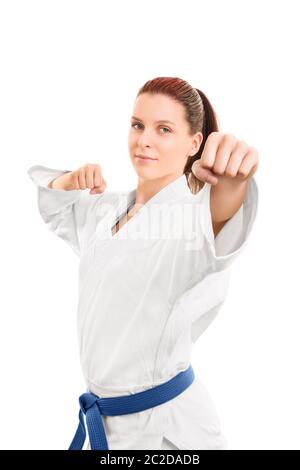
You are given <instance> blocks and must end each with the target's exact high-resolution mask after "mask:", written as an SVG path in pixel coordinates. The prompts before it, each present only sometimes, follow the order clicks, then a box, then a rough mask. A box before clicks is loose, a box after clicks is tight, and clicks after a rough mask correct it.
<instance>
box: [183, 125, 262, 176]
mask: <svg viewBox="0 0 300 470" xmlns="http://www.w3.org/2000/svg"><path fill="white" fill-rule="evenodd" d="M257 167H258V152H257V150H256V148H254V147H251V146H250V145H248V144H246V142H244V141H243V140H237V139H236V138H235V136H234V135H232V134H222V133H221V132H212V133H211V134H209V136H208V138H207V140H206V142H205V145H204V149H203V152H202V154H201V158H200V160H196V161H195V162H194V163H193V165H192V173H193V174H194V175H195V177H196V178H197V179H198V180H200V181H203V182H207V183H210V184H213V185H215V184H217V183H218V182H219V180H220V179H234V178H236V181H244V180H247V179H248V178H250V177H251V176H252V175H253V174H254V173H255V172H256V170H257Z"/></svg>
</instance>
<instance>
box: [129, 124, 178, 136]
mask: <svg viewBox="0 0 300 470" xmlns="http://www.w3.org/2000/svg"><path fill="white" fill-rule="evenodd" d="M138 125H140V123H139V122H136V123H134V124H131V127H134V126H138ZM161 129H167V131H168V132H171V131H170V129H168V128H167V127H164V126H161ZM163 134H165V132H163Z"/></svg>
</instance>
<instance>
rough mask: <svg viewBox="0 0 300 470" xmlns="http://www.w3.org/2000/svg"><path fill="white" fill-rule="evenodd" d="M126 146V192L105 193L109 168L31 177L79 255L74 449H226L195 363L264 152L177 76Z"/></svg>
mask: <svg viewBox="0 0 300 470" xmlns="http://www.w3.org/2000/svg"><path fill="white" fill-rule="evenodd" d="M128 148H129V157H130V161H131V163H132V165H133V168H134V170H135V172H136V174H137V186H136V189H132V190H130V191H107V190H106V182H105V180H104V177H103V174H102V170H101V166H100V165H99V164H86V165H84V166H83V167H81V168H79V169H77V170H75V171H71V170H58V169H52V168H48V167H44V166H41V165H35V166H33V167H31V168H30V169H29V170H28V173H29V176H30V177H31V178H32V180H33V181H34V183H35V184H36V186H37V188H38V205H39V211H40V214H41V216H42V217H43V219H44V221H45V222H46V224H48V227H49V228H50V230H52V231H53V232H54V233H55V234H56V235H58V236H59V237H61V238H62V239H64V240H65V241H66V242H67V243H68V244H69V245H70V246H71V247H72V248H73V250H74V251H75V253H76V254H77V255H78V256H79V257H80V264H79V301H78V334H79V344H80V359H81V364H82V370H83V374H84V378H85V381H86V388H87V390H86V393H84V394H83V395H82V396H81V397H80V407H81V409H80V413H79V418H80V423H79V425H78V429H77V432H76V435H75V436H74V439H73V441H72V444H71V446H70V449H81V448H82V447H83V443H84V442H86V448H87V449H90V448H92V449H107V448H109V449H112V450H113V449H171V448H172V449H176V448H178V449H225V448H227V438H226V437H225V436H224V434H223V433H222V430H221V426H220V422H219V418H218V414H217V412H216V409H215V406H214V403H213V401H212V399H211V397H210V395H209V393H208V391H207V390H206V388H205V386H204V384H203V383H202V381H201V377H197V376H196V377H195V376H194V374H193V372H192V367H191V352H192V349H193V345H194V344H195V342H196V341H197V339H198V338H199V336H200V335H201V334H202V333H203V332H204V330H205V329H206V328H207V327H208V326H209V324H210V323H211V322H212V320H213V319H214V318H215V316H216V314H217V312H218V311H219V308H220V307H221V305H222V304H223V302H224V300H225V298H226V294H227V290H228V280H229V268H230V266H231V264H232V262H233V261H234V260H235V259H236V258H237V256H238V255H239V254H240V253H241V252H242V251H243V250H244V248H245V246H246V244H247V242H248V240H249V235H250V233H251V231H252V227H253V224H254V220H255V219H256V215H257V205H258V189H257V184H256V181H255V180H254V177H253V174H254V173H255V171H256V169H257V166H258V153H257V151H256V149H255V148H254V147H250V146H249V145H247V144H246V143H245V142H243V141H239V140H237V139H236V138H235V137H234V136H233V135H232V134H221V133H220V132H219V130H218V125H217V119H216V114H215V112H214V110H213V108H212V106H211V104H210V102H209V100H208V99H207V97H206V96H205V95H204V93H203V92H201V91H200V90H198V89H196V88H193V87H192V86H191V85H190V84H189V83H187V82H186V81H185V80H182V79H180V78H170V77H158V78H155V79H153V80H150V81H148V82H147V83H146V84H145V85H144V86H143V87H142V88H141V89H140V90H139V92H138V95H137V97H136V100H135V103H134V109H133V115H132V117H131V126H130V130H129V138H128ZM116 164H117V161H116ZM86 427H87V428H88V435H86ZM95 428H97V431H96V432H95V431H93V429H95ZM99 436H100V437H99ZM91 443H92V444H91Z"/></svg>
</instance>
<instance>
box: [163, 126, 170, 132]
mask: <svg viewBox="0 0 300 470" xmlns="http://www.w3.org/2000/svg"><path fill="white" fill-rule="evenodd" d="M162 129H167V131H168V132H171V131H170V129H168V128H167V127H162Z"/></svg>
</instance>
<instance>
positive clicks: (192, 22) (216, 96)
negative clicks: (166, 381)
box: [0, 0, 300, 449]
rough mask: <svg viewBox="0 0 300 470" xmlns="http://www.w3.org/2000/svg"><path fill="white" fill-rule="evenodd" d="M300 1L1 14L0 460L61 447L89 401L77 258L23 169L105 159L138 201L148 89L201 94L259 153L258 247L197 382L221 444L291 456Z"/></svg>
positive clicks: (207, 338)
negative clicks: (142, 99) (136, 160)
mask: <svg viewBox="0 0 300 470" xmlns="http://www.w3.org/2000/svg"><path fill="white" fill-rule="evenodd" d="M298 3H299V2H297V1H290V0H285V1H281V2H279V1H275V0H272V1H266V0H264V1H254V0H251V1H213V0H210V1H205V2H204V1H199V0H198V1H191V0H186V1H176V0H172V1H171V0H166V1H163V2H162V1H154V0H152V1H151V2H149V1H143V0H139V1H132V0H131V1H128V2H124V1H113V0H111V1H110V2H102V1H86V0H85V1H74V0H72V1H65V0H59V1H57V0H51V1H42V0H39V1H13V0H9V1H3V0H2V1H1V3H0V48H1V49H0V66H1V73H0V80H1V84H0V85H1V86H0V100H1V104H0V119H1V122H0V125H1V139H0V146H1V148H0V152H1V246H2V250H1V264H0V266H1V297H0V302H1V304H0V309H1V325H0V326H1V328H0V348H1V351H0V352H1V376H0V380H1V387H0V394H1V396H0V400H1V430H0V433H1V438H0V446H1V448H2V449H66V448H67V447H68V445H69V444H70V442H71V439H72V437H73V434H74V432H75V429H76V427H77V423H78V421H77V420H78V409H79V408H78V406H79V405H78V397H79V395H80V394H81V393H83V392H84V391H85V389H84V380H83V377H82V374H81V369H80V363H79V355H78V344H77V331H76V308H77V269H78V258H77V257H76V255H75V254H74V252H73V251H72V250H71V249H70V248H69V247H67V245H66V244H65V242H64V241H63V240H61V239H59V238H57V237H55V236H54V235H53V234H51V233H50V232H49V230H48V229H47V227H46V226H45V225H44V224H43V221H42V219H41V218H40V216H39V214H38V212H37V199H36V188H35V187H34V185H33V183H32V181H31V180H30V179H29V177H28V175H27V169H28V168H29V167H30V166H31V165H34V164H41V165H45V166H49V167H52V168H58V169H64V170H65V169H66V170H73V169H76V168H77V167H79V166H81V165H82V164H84V163H88V162H94V163H100V164H101V166H102V168H103V172H104V176H105V178H106V181H107V183H108V186H107V189H110V190H113V189H133V188H134V187H135V183H136V175H135V172H134V170H133V168H132V166H131V163H130V159H129V154H128V148H127V134H128V130H129V126H130V116H131V112H132V109H133V102H134V99H135V96H136V94H137V92H138V89H139V88H140V87H141V86H142V85H143V84H144V83H145V82H146V81H147V80H149V79H151V78H155V77H157V76H174V77H176V76H177V77H181V78H183V79H185V80H187V81H189V83H191V84H192V86H194V87H197V88H199V89H200V90H202V91H203V92H204V93H205V94H206V95H207V96H208V98H209V99H210V101H211V103H212V105H213V107H214V108H215V110H216V112H217V115H218V118H219V120H220V122H221V127H222V129H221V131H222V132H224V133H227V132H228V133H232V134H234V135H235V136H236V137H237V138H239V139H241V140H245V141H246V142H247V143H249V144H250V145H253V146H254V147H256V148H257V149H258V151H259V158H260V160H259V168H258V170H257V173H256V179H257V182H258V185H259V191H260V194H259V196H260V199H259V213H258V217H257V220H256V223H255V227H254V229H253V233H252V235H251V241H250V243H249V245H248V247H247V250H245V252H244V253H243V255H242V256H241V257H240V258H239V259H238V260H237V261H236V262H235V263H234V267H233V268H232V274H231V284H230V291H229V295H228V297H227V300H226V302H225V304H224V306H223V308H222V309H221V311H220V312H219V314H218V316H217V318H216V319H215V320H214V322H213V323H212V324H211V325H210V327H209V328H208V330H206V331H205V332H204V334H203V336H202V337H200V339H199V340H198V343H197V345H196V346H195V349H194V358H193V366H194V370H195V372H196V373H197V374H198V375H199V376H201V378H202V379H203V382H204V383H205V385H206V386H207V389H208V390H209V392H210V394H211V396H212V398H213V400H214V403H215V405H216V408H217V410H218V413H219V416H220V420H221V424H222V430H223V433H224V434H225V435H226V436H227V438H228V442H229V449H300V436H299V421H300V405H299V396H300V378H299V358H300V347H299V328H300V308H299V297H298V293H299V248H298V243H299V233H298V228H299V223H298V222H299V221H298V219H299V202H300V201H299V193H298V188H297V186H298V178H299V169H300V165H299V159H300V154H299V145H298V140H299V132H298V128H299V83H300V77H299V69H298V68H297V66H298V65H299V64H298V63H299V50H298V49H297V44H299V41H300V37H299V32H298V33H297V30H298V31H299V24H298V15H297V8H298V6H299V5H298ZM298 187H299V186H298ZM112 288H113V286H112ZM104 360H105V359H104Z"/></svg>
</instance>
